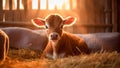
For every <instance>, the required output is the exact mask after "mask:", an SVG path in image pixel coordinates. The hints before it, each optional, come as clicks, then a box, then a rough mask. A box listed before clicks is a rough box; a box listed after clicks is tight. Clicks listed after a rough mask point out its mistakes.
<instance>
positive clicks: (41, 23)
mask: <svg viewBox="0 0 120 68" xmlns="http://www.w3.org/2000/svg"><path fill="white" fill-rule="evenodd" d="M31 21H32V23H33V25H35V26H36V27H44V26H45V21H44V20H43V19H41V18H35V19H32V20H31Z"/></svg>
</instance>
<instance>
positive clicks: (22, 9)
mask: <svg viewBox="0 0 120 68" xmlns="http://www.w3.org/2000/svg"><path fill="white" fill-rule="evenodd" d="M51 13H58V14H60V15H62V16H63V17H64V18H66V17H68V16H72V17H76V18H77V21H76V23H75V24H74V25H72V26H70V27H66V28H64V30H66V31H68V32H70V33H73V34H91V33H108V32H109V33H114V32H118V33H119V32H120V19H119V18H120V0H0V28H6V27H23V28H28V29H32V30H36V29H42V28H38V27H35V26H34V25H33V24H32V22H31V19H34V18H38V17H39V18H45V17H46V16H47V15H49V14H51ZM113 41H114V40H113ZM39 56H40V55H39V54H38V52H34V51H31V50H29V49H27V50H24V49H10V51H9V53H8V57H7V58H6V60H5V63H4V64H2V65H0V68H7V67H10V68H21V67H24V68H34V67H36V68H39V67H40V68H56V67H59V68H74V67H76V68H80V67H81V68H88V67H90V68H109V67H110V68H119V66H120V58H119V57H120V54H119V53H116V52H112V53H103V54H102V53H100V54H98V53H95V54H91V55H82V56H79V57H77V56H75V57H69V58H63V59H58V60H48V59H39ZM100 56H101V57H100ZM118 58H119V59H118ZM70 59H71V60H70ZM64 62H65V63H64ZM63 63H64V64H63Z"/></svg>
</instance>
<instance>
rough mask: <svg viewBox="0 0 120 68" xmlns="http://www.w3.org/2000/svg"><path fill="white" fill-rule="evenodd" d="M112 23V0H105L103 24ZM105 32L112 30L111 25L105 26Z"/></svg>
mask: <svg viewBox="0 0 120 68" xmlns="http://www.w3.org/2000/svg"><path fill="white" fill-rule="evenodd" d="M107 24H112V0H105V25H107ZM105 32H112V27H106V28H105Z"/></svg>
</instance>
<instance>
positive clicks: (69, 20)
mask: <svg viewBox="0 0 120 68" xmlns="http://www.w3.org/2000/svg"><path fill="white" fill-rule="evenodd" d="M63 22H64V25H65V26H72V25H73V24H74V23H75V22H76V18H75V17H67V18H66V19H65V20H64V21H63Z"/></svg>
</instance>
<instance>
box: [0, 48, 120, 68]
mask: <svg viewBox="0 0 120 68" xmlns="http://www.w3.org/2000/svg"><path fill="white" fill-rule="evenodd" d="M119 67H120V53H117V52H112V53H108V52H105V53H92V54H90V55H79V56H74V57H72V56H71V57H67V58H62V59H57V60H49V59H41V58H40V53H39V52H36V51H31V50H29V49H10V50H9V53H8V57H7V58H6V61H5V62H4V64H1V65H0V68H119Z"/></svg>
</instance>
